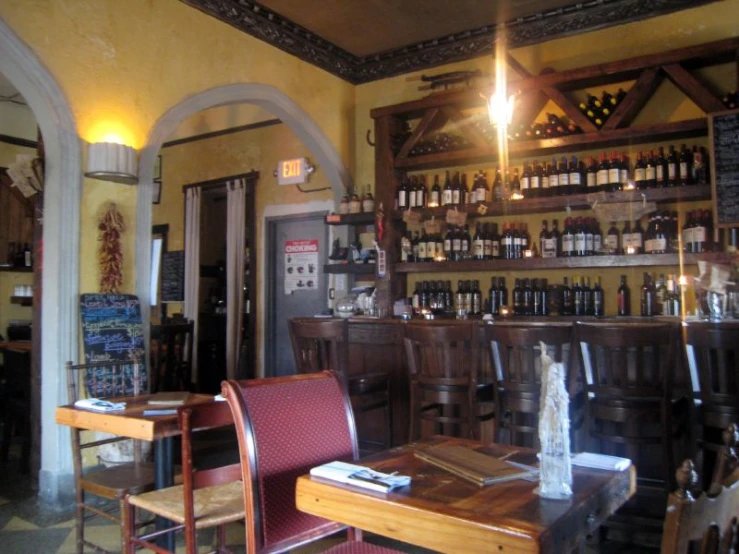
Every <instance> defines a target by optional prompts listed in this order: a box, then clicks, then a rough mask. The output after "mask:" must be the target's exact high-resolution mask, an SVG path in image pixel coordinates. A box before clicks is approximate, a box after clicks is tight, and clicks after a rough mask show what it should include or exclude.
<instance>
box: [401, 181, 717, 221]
mask: <svg viewBox="0 0 739 554" xmlns="http://www.w3.org/2000/svg"><path fill="white" fill-rule="evenodd" d="M642 194H644V197H645V199H646V201H648V202H656V203H658V204H669V203H674V202H695V201H699V200H710V199H711V186H710V185H691V186H688V187H671V188H659V189H646V190H627V191H620V192H596V193H591V194H571V195H569V196H552V197H548V198H524V199H523V200H501V201H498V202H486V203H484V206H485V207H486V208H487V211H486V212H485V214H484V215H483V214H481V213H480V212H479V211H478V210H479V208H480V206H481V205H483V204H469V205H464V206H457V210H459V211H466V212H467V214H468V217H491V216H501V215H505V216H508V215H518V214H534V213H546V212H561V211H564V210H567V209H570V210H589V209H591V207H592V205H593V203H594V202H595V201H596V200H597V201H598V203H600V204H607V203H612V202H630V201H631V202H634V201H637V202H641V201H642ZM450 209H453V207H451V206H444V207H441V208H423V209H419V210H418V211H420V212H421V213H422V214H423V215H424V216H425V217H426V218H430V217H431V216H435V217H436V218H440V219H444V217H445V215H446V212H447V210H450ZM393 217H394V218H395V219H402V218H403V212H402V211H395V212H394V213H393Z"/></svg>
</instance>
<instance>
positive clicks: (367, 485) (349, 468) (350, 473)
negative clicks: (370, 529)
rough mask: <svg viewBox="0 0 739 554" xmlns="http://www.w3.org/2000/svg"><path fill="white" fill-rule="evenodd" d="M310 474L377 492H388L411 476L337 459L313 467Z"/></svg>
mask: <svg viewBox="0 0 739 554" xmlns="http://www.w3.org/2000/svg"><path fill="white" fill-rule="evenodd" d="M310 474H311V475H313V476H316V477H323V478H324V479H330V480H332V481H338V482H339V483H348V484H350V485H354V486H355V487H362V488H364V489H371V490H373V491H378V492H389V491H391V490H393V489H396V488H398V487H405V486H406V485H409V484H410V482H411V478H410V477H407V476H405V475H395V474H389V473H381V472H379V471H374V470H372V469H370V468H368V467H364V466H358V465H355V464H348V463H346V462H338V461H337V462H330V463H328V464H323V465H322V466H318V467H314V468H313V469H311V470H310Z"/></svg>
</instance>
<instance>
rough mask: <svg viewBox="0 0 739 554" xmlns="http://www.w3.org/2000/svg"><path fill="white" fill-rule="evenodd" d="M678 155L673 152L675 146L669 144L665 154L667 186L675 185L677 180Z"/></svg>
mask: <svg viewBox="0 0 739 554" xmlns="http://www.w3.org/2000/svg"><path fill="white" fill-rule="evenodd" d="M678 164H679V161H678V156H677V152H675V147H674V146H672V145H670V150H669V153H668V155H667V186H668V187H675V186H677V181H678V171H679V169H678Z"/></svg>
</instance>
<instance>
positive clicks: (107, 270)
mask: <svg viewBox="0 0 739 554" xmlns="http://www.w3.org/2000/svg"><path fill="white" fill-rule="evenodd" d="M125 230H126V224H125V222H124V221H123V216H122V215H121V212H119V211H118V208H117V207H116V205H115V204H114V203H112V202H111V203H109V204H108V206H107V208H106V210H105V213H104V214H103V216H102V217H101V218H100V221H99V222H98V231H99V237H98V240H99V241H100V249H99V250H98V260H99V263H100V292H103V293H117V292H118V290H119V288H120V287H121V285H123V249H122V248H121V235H122V234H123V232H124V231H125Z"/></svg>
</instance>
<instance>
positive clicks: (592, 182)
mask: <svg viewBox="0 0 739 554" xmlns="http://www.w3.org/2000/svg"><path fill="white" fill-rule="evenodd" d="M586 180H587V186H588V188H590V187H594V186H596V185H597V182H596V174H595V173H594V172H590V173H588V174H587V177H586Z"/></svg>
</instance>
